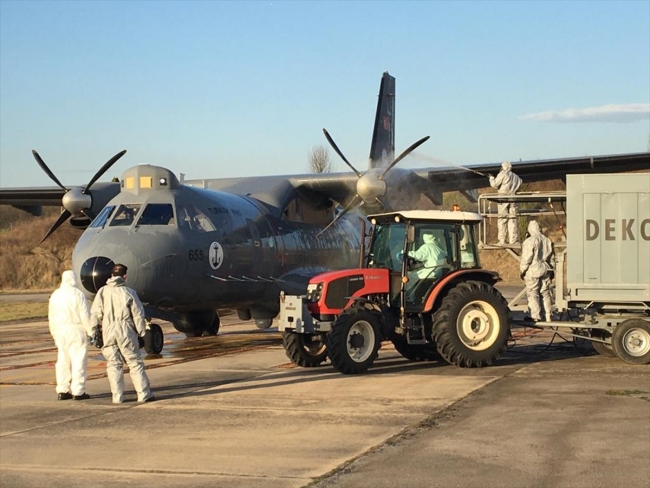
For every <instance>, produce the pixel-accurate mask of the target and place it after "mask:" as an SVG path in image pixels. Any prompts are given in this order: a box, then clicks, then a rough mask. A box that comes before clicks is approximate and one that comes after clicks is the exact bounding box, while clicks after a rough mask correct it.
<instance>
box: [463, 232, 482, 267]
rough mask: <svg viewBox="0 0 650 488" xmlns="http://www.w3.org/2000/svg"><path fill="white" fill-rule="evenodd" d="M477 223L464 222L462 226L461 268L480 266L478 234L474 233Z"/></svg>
mask: <svg viewBox="0 0 650 488" xmlns="http://www.w3.org/2000/svg"><path fill="white" fill-rule="evenodd" d="M475 228H476V226H475V225H468V224H463V225H461V226H460V231H459V235H458V237H459V239H460V267H461V268H478V267H480V265H479V261H478V253H477V252H476V235H475V233H474V229H475Z"/></svg>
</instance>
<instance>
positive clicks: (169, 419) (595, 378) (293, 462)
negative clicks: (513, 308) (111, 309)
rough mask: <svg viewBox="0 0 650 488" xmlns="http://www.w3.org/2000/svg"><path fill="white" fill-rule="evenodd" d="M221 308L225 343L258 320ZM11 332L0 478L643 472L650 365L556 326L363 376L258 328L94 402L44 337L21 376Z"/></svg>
mask: <svg viewBox="0 0 650 488" xmlns="http://www.w3.org/2000/svg"><path fill="white" fill-rule="evenodd" d="M228 320H232V321H234V320H235V319H233V318H230V319H229V318H227V317H226V318H225V319H224V325H223V329H222V330H223V337H224V338H223V339H221V340H223V341H225V340H226V339H228V337H231V340H235V339H234V338H235V336H236V334H235V332H237V331H241V332H246V329H247V330H248V331H249V332H250V330H251V326H250V325H244V324H237V323H233V322H228ZM30 325H32V327H33V328H32V329H29V331H30V334H32V333H33V334H34V335H35V336H36V337H40V336H39V333H38V330H41V333H40V334H41V335H42V333H43V331H46V324H45V323H44V322H42V323H40V325H39V323H37V324H30ZM39 327H40V328H41V329H38V328H39ZM9 330H10V329H6V328H5V326H4V325H3V326H2V327H0V344H2V349H0V485H2V486H3V487H47V486H52V487H59V486H60V487H76V486H80V487H81V486H83V487H87V486H93V487H108V486H111V487H114V486H116V485H117V486H121V485H126V484H133V485H136V484H137V485H138V486H143V487H149V486H152V487H153V486H156V487H177V486H180V487H207V486H211V487H214V486H216V487H221V486H223V487H234V488H237V487H251V486H253V487H260V488H276V487H288V488H292V487H306V486H318V487H363V486H368V487H370V486H372V487H382V486H386V487H388V486H391V487H394V486H408V487H438V486H440V487H474V486H476V487H513V488H518V487H527V486H534V487H556V486H560V487H564V486H571V487H573V486H575V487H583V486H584V487H598V486H602V487H617V486H624V487H647V486H650V463H649V460H650V401H649V399H650V367H648V366H641V367H639V366H630V365H627V364H625V363H623V362H621V361H620V360H618V359H615V358H605V357H601V356H597V355H593V353H592V352H591V349H590V346H588V345H586V344H581V345H580V347H575V346H574V345H573V344H568V343H560V344H559V345H554V346H551V347H550V348H545V346H544V344H546V343H548V341H549V340H550V339H551V335H550V333H547V332H541V333H533V334H527V333H526V332H530V331H524V330H521V329H519V330H516V331H515V334H516V337H517V340H516V342H515V343H513V347H512V348H511V349H510V350H509V352H508V353H507V354H506V356H505V357H504V359H502V360H501V361H499V363H498V364H497V365H496V366H493V367H489V368H483V369H478V370H477V369H469V370H468V369H460V368H456V367H453V366H449V365H447V364H444V363H437V362H425V363H412V362H408V361H406V360H404V359H403V358H401V357H400V356H399V355H398V354H397V353H396V352H395V351H394V349H393V348H392V346H391V345H390V344H385V345H384V347H383V348H382V350H381V352H380V358H379V360H378V361H377V362H376V364H375V366H374V367H373V368H372V369H371V370H370V371H369V372H368V373H367V374H364V375H360V376H345V375H341V374H339V373H338V372H336V371H335V370H334V369H333V368H331V367H330V366H329V365H324V366H323V367H320V368H314V369H301V368H295V367H293V366H292V365H291V364H290V363H289V362H288V359H287V358H286V356H285V354H284V350H283V349H282V347H281V346H279V345H278V344H277V341H276V339H275V340H269V341H265V340H260V339H259V338H258V337H257V336H258V335H259V334H256V335H255V336H254V337H253V336H252V337H251V341H250V344H249V345H254V346H256V347H255V348H254V349H248V348H246V347H243V348H241V350H240V351H243V352H240V351H239V350H238V351H234V352H236V353H234V354H228V355H217V356H209V357H204V356H201V355H196V356H194V357H191V358H189V359H188V360H184V361H176V360H175V359H178V358H179V357H180V356H179V355H174V354H172V355H170V356H167V357H162V358H149V359H147V360H146V363H147V365H148V367H149V369H148V371H147V372H148V374H149V377H150V379H151V383H152V387H153V389H154V391H155V394H156V396H157V398H158V401H157V402H154V403H149V404H144V405H141V404H137V403H136V402H135V393H134V392H133V391H132V387H131V383H130V380H129V377H128V375H127V376H126V383H127V389H129V390H130V391H129V393H128V394H127V399H128V400H129V401H127V402H125V403H124V404H122V405H119V406H116V405H112V404H111V403H110V391H109V388H108V382H107V380H106V378H105V377H96V378H95V379H91V380H89V381H88V384H87V391H88V393H89V394H90V395H91V396H92V398H91V399H90V400H86V401H72V400H70V401H57V400H56V395H55V392H54V387H53V384H52V383H53V377H54V371H53V361H54V360H55V352H54V351H51V352H49V353H48V352H47V351H44V350H43V349H45V348H44V347H42V345H38V352H37V355H39V357H40V356H43V358H45V359H44V360H39V361H37V362H38V363H39V365H33V364H28V365H27V367H28V369H29V368H33V371H32V372H33V374H34V375H35V376H37V377H38V378H39V379H40V381H39V382H34V383H29V382H27V381H23V380H21V381H13V380H12V377H10V376H8V375H10V374H13V373H12V371H14V370H15V369H23V370H24V369H25V368H24V366H25V363H24V361H25V358H24V355H23V354H18V355H16V354H13V353H15V352H16V349H15V347H16V346H15V345H14V346H12V347H14V349H12V350H11V351H13V352H9V354H5V352H7V351H8V350H7V349H5V347H6V346H7V344H6V343H5V342H4V340H3V337H5V336H6V334H7V333H8V332H7V331H9ZM11 330H13V332H12V334H15V329H11ZM165 332H167V333H168V337H172V339H171V340H172V342H173V340H175V339H174V338H173V336H172V334H169V332H168V330H167V329H166V328H165ZM266 334H269V337H270V338H273V337H276V338H277V332H273V331H270V332H267V333H266ZM220 335H221V334H220ZM218 337H219V336H218ZM216 339H217V338H198V339H197V340H195V341H194V343H195V344H197V345H204V344H205V343H206V341H208V340H216ZM179 341H180V340H179ZM183 341H184V340H183ZM274 341H275V342H274ZM556 341H557V339H556ZM183 343H184V344H186V345H187V344H191V343H192V342H190V341H188V342H183ZM166 347H167V344H166ZM171 347H172V348H173V344H172V345H171ZM181 349H182V348H181ZM186 349H187V348H186ZM25 352H27V351H25ZM48 354H49V356H48ZM43 358H41V359H43ZM47 358H49V363H48V360H47ZM156 361H158V363H156ZM160 361H162V362H163V363H164V364H161V363H160ZM154 365H158V366H157V367H151V366H154ZM98 367H101V364H99V365H98ZM47 374H49V375H50V376H49V380H47V381H45V380H43V378H45V377H46V376H47ZM28 376H29V375H28ZM21 377H22V376H21ZM6 378H8V380H7V381H5V379H6ZM48 382H49V384H48Z"/></svg>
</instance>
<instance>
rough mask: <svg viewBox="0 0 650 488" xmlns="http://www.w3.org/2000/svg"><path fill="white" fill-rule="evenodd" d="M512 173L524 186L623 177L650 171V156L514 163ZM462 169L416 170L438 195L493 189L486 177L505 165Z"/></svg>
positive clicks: (643, 153)
mask: <svg viewBox="0 0 650 488" xmlns="http://www.w3.org/2000/svg"><path fill="white" fill-rule="evenodd" d="M511 163H512V171H513V172H515V173H516V174H517V175H519V177H521V179H522V180H523V182H524V183H532V182H535V181H548V180H555V179H562V180H565V179H566V175H567V174H573V173H580V174H584V173H622V172H626V171H635V170H644V169H645V170H650V152H642V153H627V154H613V155H609V156H585V157H580V158H563V159H540V160H535V161H511ZM466 168H467V169H461V168H460V167H458V166H451V167H446V168H423V169H415V170H413V171H414V172H415V173H416V174H418V175H419V176H421V177H423V178H426V179H427V180H429V181H430V182H431V184H432V185H433V186H434V187H435V189H436V190H437V191H441V192H443V193H444V192H448V191H456V190H473V189H477V188H484V187H487V186H489V182H488V180H487V178H486V177H484V176H481V175H479V174H477V173H474V172H472V171H471V170H474V171H478V172H480V173H483V174H485V175H488V174H492V175H494V176H496V175H497V173H498V172H499V171H500V170H501V163H493V164H474V165H470V166H466Z"/></svg>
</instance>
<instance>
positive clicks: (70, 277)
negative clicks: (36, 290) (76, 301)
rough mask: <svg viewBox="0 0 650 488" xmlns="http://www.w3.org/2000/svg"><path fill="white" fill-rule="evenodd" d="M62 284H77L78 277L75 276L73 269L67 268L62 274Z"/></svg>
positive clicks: (73, 285) (72, 285)
mask: <svg viewBox="0 0 650 488" xmlns="http://www.w3.org/2000/svg"><path fill="white" fill-rule="evenodd" d="M61 286H71V287H73V288H74V287H76V286H77V278H75V277H74V272H73V271H72V270H69V269H67V270H65V271H64V272H63V274H62V275H61Z"/></svg>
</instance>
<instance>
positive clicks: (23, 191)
mask: <svg viewBox="0 0 650 488" xmlns="http://www.w3.org/2000/svg"><path fill="white" fill-rule="evenodd" d="M63 195H65V190H63V189H61V188H59V187H48V188H45V187H42V188H3V189H0V205H13V206H16V207H32V206H33V207H36V206H45V207H56V206H60V205H61V199H62V198H63Z"/></svg>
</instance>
